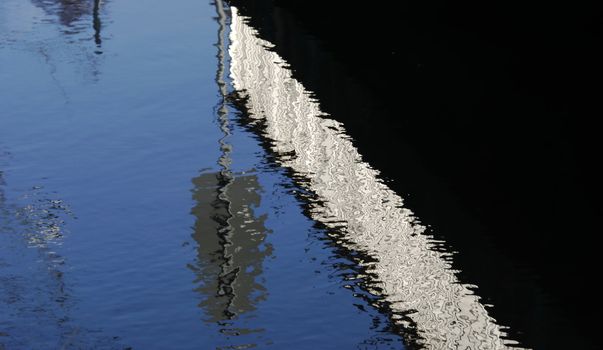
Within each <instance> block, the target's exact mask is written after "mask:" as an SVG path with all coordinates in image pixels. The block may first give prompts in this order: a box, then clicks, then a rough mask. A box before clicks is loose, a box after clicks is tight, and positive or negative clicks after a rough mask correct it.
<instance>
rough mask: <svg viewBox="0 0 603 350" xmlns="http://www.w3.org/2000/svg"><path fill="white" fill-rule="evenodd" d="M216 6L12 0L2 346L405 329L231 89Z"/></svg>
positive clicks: (302, 336)
mask: <svg viewBox="0 0 603 350" xmlns="http://www.w3.org/2000/svg"><path fill="white" fill-rule="evenodd" d="M216 17H217V12H216V6H215V5H214V4H213V3H208V2H203V1H192V0H179V1H173V2H167V1H158V0H149V1H144V2H141V1H115V0H113V1H103V2H99V1H81V2H70V1H60V0H48V1H38V0H31V2H27V1H24V0H4V1H2V3H0V349H127V348H133V349H218V348H220V349H227V348H237V349H239V348H241V349H242V348H251V347H257V348H267V347H272V348H278V349H308V348H320V349H348V348H360V349H365V348H366V349H373V348H379V349H390V348H392V349H400V348H403V347H404V346H403V343H402V340H401V337H400V336H399V335H396V334H394V333H392V332H390V331H389V327H390V322H389V320H388V317H387V315H384V314H382V313H380V312H379V311H378V310H377V309H376V308H374V307H372V306H371V305H370V304H372V303H373V302H374V297H372V296H371V295H369V294H367V293H365V292H363V291H362V290H361V289H360V288H358V285H359V284H360V280H359V279H358V278H356V277H355V274H357V273H358V270H357V269H356V267H355V265H354V263H353V262H352V261H351V260H350V259H349V258H346V257H345V254H343V253H342V252H341V249H340V248H338V247H337V246H334V245H333V244H332V242H330V241H329V240H328V239H325V237H326V232H325V231H324V229H322V228H320V227H319V226H317V225H316V224H315V223H314V222H313V221H311V220H310V219H308V217H307V216H305V215H304V213H303V202H301V201H300V199H298V198H297V197H296V196H295V193H296V191H299V189H297V187H296V186H295V185H294V183H293V181H292V180H291V179H290V178H289V177H288V176H287V173H286V172H285V170H283V169H281V168H279V167H278V166H276V165H274V163H273V162H272V161H271V160H270V157H269V156H267V154H266V153H265V151H264V148H262V146H261V144H260V141H259V140H258V139H257V137H256V136H254V135H253V134H251V133H250V132H249V131H247V130H246V129H245V127H244V125H240V123H237V118H238V116H237V115H236V114H235V113H233V111H231V110H230V109H229V108H228V106H226V105H225V104H224V103H223V97H222V94H221V92H220V87H219V86H218V84H217V83H216V74H217V72H219V68H220V64H221V63H222V64H226V63H227V62H226V59H222V61H221V60H220V57H217V54H218V52H219V48H218V47H217V46H216V44H217V43H218V42H219V41H218V35H219V34H218V33H219V29H220V25H219V21H217V20H216ZM222 29H223V28H222ZM224 79H226V78H224ZM227 83H228V81H226V84H227ZM233 210H234V211H236V213H238V214H237V215H233ZM236 213H235V214H236Z"/></svg>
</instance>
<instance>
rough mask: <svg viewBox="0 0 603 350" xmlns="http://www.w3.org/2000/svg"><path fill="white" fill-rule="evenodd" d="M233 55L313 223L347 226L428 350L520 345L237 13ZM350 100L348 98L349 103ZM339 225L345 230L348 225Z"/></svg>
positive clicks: (244, 89)
mask: <svg viewBox="0 0 603 350" xmlns="http://www.w3.org/2000/svg"><path fill="white" fill-rule="evenodd" d="M231 13H232V23H231V32H230V40H231V45H230V48H229V53H230V57H231V60H232V61H231V72H230V74H231V78H232V82H233V85H234V88H235V89H236V90H237V91H238V92H239V94H241V95H243V96H244V97H245V99H246V100H247V102H246V108H247V109H248V113H249V114H250V116H251V118H252V119H255V120H257V121H258V122H261V123H262V124H263V125H264V128H265V131H264V132H265V135H266V136H267V137H268V138H269V139H271V140H272V142H271V148H272V151H273V152H275V153H277V154H281V155H293V156H291V157H279V159H280V162H281V164H282V165H283V166H285V167H288V168H290V169H292V170H293V171H294V172H295V173H297V174H301V175H303V176H304V177H305V178H306V179H307V181H306V183H307V186H308V187H309V189H310V190H312V191H313V192H314V193H315V194H316V195H317V196H318V197H319V198H320V201H321V202H323V203H322V204H321V205H319V206H318V205H317V206H314V207H313V210H312V211H311V215H312V218H313V219H315V220H318V221H320V222H323V223H325V224H326V225H327V226H331V227H333V226H341V225H343V226H344V230H345V232H346V233H347V236H348V238H349V240H350V241H351V242H353V243H354V244H356V245H358V246H359V247H362V248H363V249H365V250H366V251H367V252H369V254H371V255H372V256H374V257H375V258H376V260H377V261H376V262H374V263H373V264H374V265H373V266H372V271H373V272H375V273H376V274H377V275H378V276H379V281H380V282H379V283H380V285H379V287H380V288H382V290H383V292H382V293H383V295H385V298H386V300H387V301H388V302H390V303H391V308H392V311H394V313H396V314H401V315H408V318H402V317H394V319H395V320H394V321H395V322H397V323H400V324H401V325H403V326H407V327H408V326H410V324H411V323H412V324H414V327H416V329H417V332H418V335H419V337H420V340H419V341H418V343H419V344H420V345H422V346H423V347H425V348H428V349H503V348H509V347H512V346H513V344H515V342H513V341H511V340H509V339H505V337H506V333H505V332H504V330H503V328H502V327H501V326H499V325H498V324H496V323H495V320H494V319H493V318H492V317H490V316H489V315H488V312H487V310H486V308H485V306H484V305H483V304H482V303H480V300H479V297H478V296H476V295H475V294H474V293H473V292H472V290H471V286H469V285H464V284H461V283H460V282H459V281H458V279H457V277H456V275H455V271H454V270H452V268H451V265H450V257H449V256H447V255H446V254H445V253H442V252H438V251H436V250H435V249H433V248H434V245H435V241H434V240H433V239H431V238H430V236H429V235H427V234H425V232H424V227H423V226H421V225H420V224H418V223H417V222H416V220H415V218H414V216H413V214H412V212H411V211H410V210H408V209H406V208H404V207H403V201H402V198H401V197H400V196H398V195H397V194H395V193H394V192H393V191H392V190H391V189H389V188H388V187H387V185H385V184H384V183H383V182H382V181H381V180H379V178H378V171H377V170H375V169H372V168H371V167H370V166H369V165H368V164H367V163H365V162H363V161H362V157H361V155H360V154H359V153H358V151H357V150H356V148H355V147H354V146H353V144H352V142H351V140H350V139H349V137H348V136H346V134H345V130H344V128H343V126H342V124H341V123H339V122H337V121H335V120H332V119H329V118H328V117H325V113H323V112H322V111H321V110H320V107H319V104H318V102H317V101H315V100H314V99H313V98H312V97H311V95H310V93H309V92H308V91H307V90H305V89H304V87H303V86H302V85H301V84H300V83H299V82H298V81H297V80H295V79H294V78H293V77H292V73H291V71H290V70H289V69H288V68H287V64H286V62H285V61H284V60H283V59H282V58H281V57H279V56H278V55H277V54H276V53H275V52H273V51H271V50H270V47H271V46H272V45H271V44H270V43H269V42H267V41H264V40H262V39H259V38H258V37H257V32H256V31H255V30H254V29H253V28H251V27H250V26H249V25H247V24H246V20H245V18H244V17H242V16H240V15H239V14H238V12H237V9H236V8H234V7H232V8H231ZM351 103H352V101H351ZM342 223H343V224H342Z"/></svg>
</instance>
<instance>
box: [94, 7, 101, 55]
mask: <svg viewBox="0 0 603 350" xmlns="http://www.w3.org/2000/svg"><path fill="white" fill-rule="evenodd" d="M100 5H101V0H94V7H93V8H92V28H94V43H95V44H96V48H97V49H99V50H97V51H95V53H97V54H100V53H101V51H100V48H101V44H102V42H103V41H102V40H101V27H102V23H101V20H100V14H99V13H100Z"/></svg>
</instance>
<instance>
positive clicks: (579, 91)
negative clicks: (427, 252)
mask: <svg viewBox="0 0 603 350" xmlns="http://www.w3.org/2000/svg"><path fill="white" fill-rule="evenodd" d="M229 3H230V4H233V5H235V6H237V8H238V9H239V11H240V13H241V14H242V15H244V16H247V17H249V24H250V25H251V26H252V27H254V28H255V29H257V30H258V32H259V36H260V37H262V38H263V39H265V40H268V41H270V42H271V43H273V44H274V45H275V47H274V48H273V50H274V51H276V52H277V53H278V54H279V55H280V56H281V57H283V58H284V59H285V60H286V61H287V62H288V63H289V64H290V65H291V69H292V71H293V75H294V77H295V78H296V79H298V80H299V81H300V82H302V83H303V84H304V86H305V87H306V88H307V89H308V90H310V91H314V92H315V96H316V98H317V100H318V101H320V104H321V108H322V110H323V111H325V112H327V113H329V114H330V115H331V117H332V118H334V119H336V120H339V121H341V122H343V124H344V126H345V127H346V130H347V133H348V134H349V135H350V136H351V137H352V138H353V140H354V144H355V146H356V147H357V148H358V150H359V152H360V153H361V154H362V155H363V159H364V160H365V161H367V162H368V163H369V164H371V165H372V166H373V167H375V168H376V169H379V170H380V171H381V174H382V176H383V178H384V179H385V180H386V182H387V183H388V186H390V188H392V189H393V190H395V191H396V192H397V193H399V194H400V195H401V196H402V197H403V198H404V200H405V206H407V207H408V208H409V209H411V210H413V212H415V213H416V215H417V216H418V217H419V218H420V219H421V220H422V222H423V224H425V225H427V226H428V227H430V229H431V230H430V231H431V232H430V233H431V234H433V235H434V236H435V237H436V238H441V239H443V240H444V241H445V242H446V244H445V245H444V246H443V247H442V249H444V250H446V251H449V252H454V259H453V268H454V269H456V270H459V271H460V272H459V273H458V277H459V279H460V281H461V282H462V283H469V284H475V285H477V286H478V289H477V290H476V294H478V295H479V296H481V297H482V298H483V301H484V303H486V304H493V305H494V306H493V307H492V308H490V310H489V312H490V313H491V314H492V316H493V317H494V318H495V319H496V320H497V321H498V322H500V324H502V325H507V326H510V327H511V328H510V330H509V332H510V336H511V337H512V338H513V339H518V340H520V341H521V343H522V344H523V345H526V346H529V347H534V348H543V349H567V348H582V349H588V348H595V347H594V344H597V343H598V340H597V339H596V338H597V336H596V335H597V334H598V323H597V322H592V321H591V320H592V319H593V315H598V314H599V313H600V303H598V301H597V300H598V299H599V295H598V294H599V293H598V289H597V288H594V287H592V284H593V283H594V282H593V278H596V277H595V276H597V275H598V274H599V271H598V270H599V266H600V262H599V261H598V256H599V255H600V254H599V252H600V246H599V245H598V244H596V243H595V242H596V237H597V236H598V234H599V233H600V232H601V229H600V225H599V221H600V218H601V215H602V213H603V211H602V209H601V202H600V198H601V194H602V193H603V191H602V187H601V182H600V178H602V177H603V174H601V171H600V169H599V168H598V164H597V163H598V161H597V159H599V158H600V149H601V144H600V143H601V142H600V137H599V136H598V135H597V132H598V131H596V130H599V129H598V128H596V127H595V125H594V124H593V122H592V121H591V120H590V115H593V114H594V113H593V111H597V112H598V114H600V110H601V108H600V105H599V104H598V103H596V101H598V96H596V93H595V91H598V89H593V88H592V86H596V85H598V83H597V81H598V79H599V78H600V77H601V76H602V74H601V67H600V64H599V62H600V61H601V55H600V54H599V53H598V52H596V50H595V48H596V47H598V42H600V35H598V34H597V33H600V31H598V29H597V28H600V25H599V24H597V23H599V22H600V21H598V20H597V18H600V11H598V10H595V9H591V8H588V7H586V6H585V7H580V6H577V5H576V6H564V7H562V6H558V5H553V4H548V5H546V6H539V5H536V4H530V5H526V4H524V3H519V2H513V1H511V2H504V3H502V2H501V3H483V2H477V1H469V2H466V3H463V4H458V3H455V2H452V1H445V0H440V1H436V2H435V3H433V2H430V3H422V2H414V3H410V2H403V3H401V4H399V3H396V5H394V3H393V2H385V3H380V4H379V6H373V5H371V4H366V3H354V4H346V5H342V4H341V3H339V2H335V1H332V2H318V1H306V2H301V1H278V0H253V1H239V0H231V1H229ZM400 6H401V7H400ZM395 8H400V10H395ZM597 16H599V17H597Z"/></svg>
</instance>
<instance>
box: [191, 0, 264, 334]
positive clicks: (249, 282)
mask: <svg viewBox="0 0 603 350" xmlns="http://www.w3.org/2000/svg"><path fill="white" fill-rule="evenodd" d="M215 5H216V10H217V15H218V17H217V20H218V25H219V30H218V42H217V45H216V46H217V47H218V53H217V55H216V57H217V59H218V69H217V73H216V83H217V85H218V90H219V96H220V100H219V102H218V104H217V105H216V108H215V110H216V114H217V119H218V123H219V125H220V129H221V131H222V132H223V135H224V136H223V137H222V138H221V139H220V140H219V146H220V150H221V152H222V154H221V156H220V158H219V159H218V165H219V166H220V170H219V171H217V172H205V173H202V174H201V175H199V176H198V177H196V178H194V179H193V180H192V182H193V184H194V189H193V199H194V200H195V202H196V205H195V207H193V209H192V214H193V215H194V216H195V217H196V221H195V225H194V233H193V234H192V237H193V238H194V240H195V241H196V242H197V244H198V248H197V258H196V263H195V265H194V266H191V269H193V271H195V273H196V275H197V278H196V280H195V283H196V284H197V283H198V287H197V288H196V291H198V292H199V293H200V294H201V295H202V298H203V300H202V301H201V303H200V304H199V306H200V307H201V308H202V309H203V310H204V312H205V315H206V317H205V321H206V322H210V323H217V324H218V325H219V326H220V332H221V333H223V334H225V335H226V336H230V335H234V336H236V335H244V334H248V333H252V332H261V331H262V330H261V329H250V328H246V327H241V324H239V323H237V324H235V322H236V321H237V320H238V319H240V317H241V316H243V315H244V314H245V313H249V312H250V311H253V310H256V305H257V304H258V303H259V302H260V301H262V300H264V299H266V296H267V292H266V289H265V288H264V287H263V285H262V283H261V275H262V269H263V267H262V265H263V261H264V260H265V258H266V257H268V256H270V255H271V254H272V246H271V245H270V244H268V243H266V242H265V240H266V235H267V233H268V232H269V230H268V229H266V227H265V225H264V222H265V220H266V215H262V216H258V215H257V214H256V213H255V211H254V208H257V207H258V206H259V205H260V200H261V196H260V193H261V191H262V189H261V186H260V184H259V182H258V178H257V176H256V175H254V174H253V173H245V174H244V173H240V174H237V173H233V172H232V170H231V168H230V165H231V163H232V161H231V152H232V145H231V144H230V143H229V142H228V139H229V137H230V136H231V131H230V130H231V126H230V121H229V113H228V108H227V106H226V95H227V88H226V83H225V81H224V72H225V28H226V14H225V12H224V8H223V5H222V2H220V1H217V2H216V3H215ZM249 346H253V345H252V344H249Z"/></svg>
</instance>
